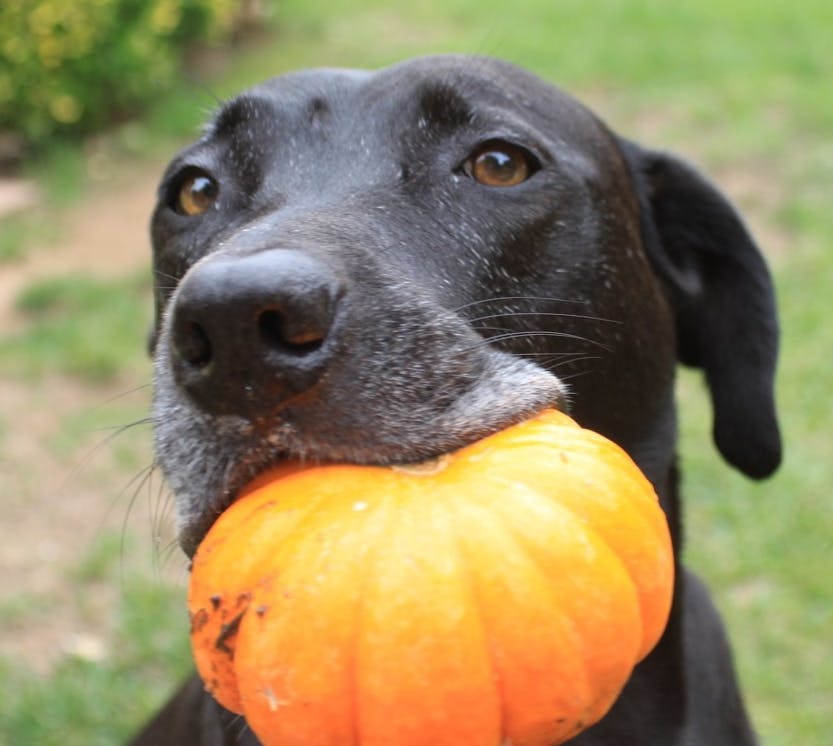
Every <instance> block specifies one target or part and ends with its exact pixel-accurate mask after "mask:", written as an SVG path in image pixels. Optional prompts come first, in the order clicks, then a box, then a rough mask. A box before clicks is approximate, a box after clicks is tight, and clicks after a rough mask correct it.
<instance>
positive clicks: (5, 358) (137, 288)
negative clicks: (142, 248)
mask: <svg viewBox="0 0 833 746" xmlns="http://www.w3.org/2000/svg"><path fill="white" fill-rule="evenodd" d="M150 305H151V294H150V287H149V279H148V277H147V272H146V271H142V272H141V273H140V274H137V275H135V276H129V277H126V278H123V279H120V280H118V281H114V282H107V281H103V280H95V279H91V278H89V277H84V276H80V275H79V276H63V277H56V278H49V279H47V280H41V281H39V282H37V283H35V284H33V285H31V286H29V287H28V288H26V289H25V290H24V292H23V293H22V294H21V295H20V297H19V298H18V299H17V308H18V310H19V311H21V312H22V313H23V315H24V316H25V317H26V319H27V321H28V323H27V324H26V325H25V327H24V328H23V329H22V330H21V331H19V332H17V333H14V334H11V335H7V336H5V337H4V336H0V375H16V376H25V377H27V378H42V377H44V376H45V375H46V374H47V373H51V374H54V373H64V374H69V375H74V376H80V377H83V378H85V379H87V380H89V381H91V382H99V383H100V382H106V381H109V380H112V379H114V378H115V377H116V376H117V375H118V374H119V372H120V371H122V370H124V369H125V368H131V367H133V368H135V367H136V366H139V365H144V364H146V363H145V352H144V350H143V349H142V345H141V340H143V339H144V338H145V336H146V334H147V331H148V330H149V328H150V326H149V324H150Z"/></svg>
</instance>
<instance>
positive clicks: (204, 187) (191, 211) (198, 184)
mask: <svg viewBox="0 0 833 746" xmlns="http://www.w3.org/2000/svg"><path fill="white" fill-rule="evenodd" d="M219 194H220V185H219V184H218V183H217V181H216V180H215V179H214V177H213V176H211V175H209V174H208V173H206V172H205V171H203V170H201V169H192V170H189V171H188V172H187V173H186V174H185V176H184V178H183V179H182V180H181V181H180V183H179V191H178V192H177V195H176V203H175V205H174V209H175V210H176V211H177V212H178V213H179V214H180V215H201V214H202V213H204V212H205V211H206V210H207V209H208V208H209V207H211V205H213V204H214V203H215V202H216V201H217V197H218V196H219Z"/></svg>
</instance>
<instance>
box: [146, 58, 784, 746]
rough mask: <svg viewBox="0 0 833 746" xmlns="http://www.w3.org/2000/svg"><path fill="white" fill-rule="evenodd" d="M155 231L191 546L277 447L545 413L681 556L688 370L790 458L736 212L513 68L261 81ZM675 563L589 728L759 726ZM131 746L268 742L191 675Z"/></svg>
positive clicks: (275, 455)
mask: <svg viewBox="0 0 833 746" xmlns="http://www.w3.org/2000/svg"><path fill="white" fill-rule="evenodd" d="M152 235H153V244H154V252H155V253H154V271H155V276H156V310H157V321H156V327H155V332H154V335H153V342H152V346H153V348H154V354H155V361H156V373H155V399H154V404H153V419H154V423H155V443H156V452H157V460H158V463H159V465H160V466H161V468H162V470H163V471H164V473H165V476H166V478H167V480H168V482H169V484H170V486H171V488H172V490H173V492H174V495H175V500H176V508H177V514H178V519H179V525H178V528H179V532H180V540H181V544H182V546H183V548H184V549H185V551H186V552H187V553H189V554H190V553H192V552H193V551H194V549H195V547H196V546H197V544H198V543H199V541H200V538H201V537H202V536H203V535H204V533H205V531H206V530H207V529H208V527H209V526H210V525H211V523H212V522H213V521H214V520H215V518H216V517H217V515H218V514H219V513H220V512H221V511H222V510H223V509H224V508H225V507H226V506H227V505H228V504H229V502H230V501H231V499H232V496H233V495H234V494H235V491H236V490H237V489H239V488H240V486H241V485H243V484H244V483H246V482H247V481H248V480H250V479H251V478H252V477H253V476H254V475H256V474H258V473H259V472H261V471H262V470H264V469H266V468H268V467H269V466H270V465H273V464H274V463H275V462H277V461H280V460H281V459H283V458H286V457H288V456H295V457H303V458H306V459H314V460H322V461H339V460H347V461H351V462H361V463H385V464H387V463H395V462H409V461H416V460H420V459H424V458H426V457H429V456H434V455H436V454H438V453H441V452H444V451H448V450H450V449H454V448H457V447H459V446H462V445H464V444H466V443H468V442H470V441H473V440H476V439H478V438H481V437H482V436H484V435H486V434H487V433H490V432H493V431H495V430H498V429H500V428H503V427H505V426H506V425H508V424H510V423H513V422H515V421H518V420H521V419H523V418H525V417H526V416H528V415H529V414H531V413H532V412H535V411H536V410H539V409H540V408H542V407H545V406H548V405H556V406H560V407H564V408H567V409H568V410H569V411H570V412H571V413H572V415H573V416H574V417H575V418H576V419H578V421H579V422H580V423H582V424H583V425H584V426H586V427H589V428H593V429H595V430H597V431H599V432H601V433H604V434H605V435H606V436H608V437H609V438H612V439H613V440H615V441H617V442H618V443H619V444H621V445H622V446H623V447H624V448H625V449H627V451H628V452H630V454H631V455H632V457H633V458H634V459H635V460H636V461H637V463H638V464H639V465H640V466H641V468H642V469H643V470H644V472H645V473H646V474H647V475H648V477H649V478H650V479H651V481H652V482H653V484H654V485H655V487H656V489H657V491H658V492H659V494H660V496H661V500H662V505H663V507H664V508H665V510H666V512H667V515H668V519H669V521H670V524H671V527H672V534H673V537H674V540H675V543H676V547H677V551H678V554H679V548H680V543H681V531H680V507H679V498H678V486H677V485H678V474H677V468H676V459H675V439H676V421H675V417H676V415H675V406H674V370H675V364H676V362H677V361H681V362H682V363H684V364H686V365H690V366H697V367H699V368H702V370H703V371H704V372H705V376H706V380H707V382H708V386H709V390H710V392H711V399H712V403H713V406H714V437H715V440H716V443H717V446H718V448H719V449H720V451H721V453H722V454H723V455H724V457H725V458H726V459H727V461H729V463H731V464H732V465H734V466H735V467H737V468H738V469H740V470H741V471H743V472H744V473H746V474H748V475H749V476H751V477H755V478H761V477H765V476H767V475H769V474H770V473H771V472H772V471H773V470H774V469H775V468H776V467H777V466H778V463H779V461H780V450H781V448H780V439H779V433H778V425H777V422H776V416H775V409H774V402H773V376H774V370H775V359H776V353H777V338H778V328H777V322H776V316H775V301H774V296H773V289H772V285H771V281H770V276H769V273H768V271H767V268H766V266H765V264H764V261H763V260H762V258H761V256H760V254H759V252H758V249H757V248H756V246H755V244H754V242H753V240H752V239H751V238H750V236H749V234H748V232H747V231H746V229H745V228H744V226H743V224H742V222H741V220H740V219H739V217H738V216H737V214H736V213H735V211H734V210H733V209H732V207H731V206H730V205H729V204H728V202H727V201H726V199H725V198H724V197H723V196H722V195H721V194H720V193H719V192H718V191H717V190H716V189H715V188H714V187H713V186H712V185H711V184H710V183H709V182H707V181H706V180H705V179H704V178H703V177H702V176H700V175H699V174H698V173H697V172H696V171H695V170H694V169H692V168H691V167H690V166H688V165H686V164H684V163H683V162H681V161H680V160H678V159H676V158H674V157H672V156H669V155H666V154H663V153H658V152H654V151H650V150H645V149H643V148H641V147H639V146H637V145H635V144H633V143H631V142H628V141H626V140H624V139H622V138H620V137H617V136H616V135H614V134H612V133H611V132H610V130H608V129H607V128H606V127H605V125H604V124H602V123H601V122H600V121H599V120H598V119H597V118H596V117H595V116H594V115H593V114H592V113H590V112H589V111H588V110H587V109H585V108H584V107H582V106H581V105H580V104H578V103H577V102H576V101H574V100H573V99H571V98H569V97H568V96H566V95H565V94H563V93H561V92H560V91H558V90H556V89H554V88H553V87H551V86H550V85H548V84H547V83H545V82H543V81H541V80H539V79H538V78H536V77H534V76H533V75H531V74H529V73H527V72H525V71H523V70H521V69H519V68H517V67H514V66H512V65H510V64H507V63H504V62H500V61H496V60H492V59H484V58H471V57H462V56H441V57H429V58H423V59H416V60H413V61H409V62H406V63H403V64H399V65H396V66H394V67H391V68H389V69H385V70H382V71H380V72H360V71H352V70H350V71H346V70H313V71H307V72H299V73H295V74H291V75H287V76H284V77H280V78H277V79H274V80H270V81H268V82H266V83H264V84H262V85H260V86H258V87H256V88H253V89H251V90H249V91H247V92H245V93H243V94H242V95H241V96H239V97H238V98H235V99H234V100H232V101H231V102H229V103H228V104H226V105H225V106H223V107H222V109H221V110H220V111H219V113H218V114H217V115H216V117H214V119H213V121H212V122H211V124H210V125H209V126H208V128H207V129H206V131H205V133H204V135H203V136H202V138H201V139H200V140H199V141H198V142H197V143H196V144H194V145H192V146H191V147H188V148H187V149H185V150H184V151H183V152H182V153H180V154H179V155H178V156H177V157H176V158H175V159H174V161H173V163H172V164H171V165H170V167H169V168H168V170H167V172H166V174H165V176H164V178H163V180H162V183H161V187H160V189H159V203H158V206H157V208H156V211H155V213H154V216H153V223H152ZM678 571H679V580H678V583H677V586H676V593H675V598H674V606H673V610H672V615H671V620H670V623H669V625H668V629H667V631H666V633H665V635H664V637H663V638H662V640H661V642H660V643H659V645H658V646H657V648H656V649H655V650H654V652H653V653H652V654H651V655H650V656H649V657H648V658H647V659H646V660H645V661H644V662H643V663H641V664H640V665H639V666H638V668H637V669H636V671H635V673H634V675H633V676H632V678H631V680H630V682H629V683H628V685H627V687H626V688H625V690H624V692H623V693H622V695H621V697H620V698H619V700H618V701H617V703H616V704H615V706H614V707H613V709H612V711H611V712H610V713H609V714H608V715H607V716H606V717H605V718H604V719H603V720H602V721H601V722H600V723H598V724H597V725H595V726H594V727H592V728H590V729H589V730H587V731H586V732H585V733H583V734H581V735H579V736H578V737H576V738H575V739H574V740H573V741H571V743H575V744H577V745H579V744H581V745H582V746H590V745H593V746H596V745H601V744H606V745H613V744H615V745H617V746H621V745H622V744H628V745H629V746H637V745H642V744H651V745H659V744H662V745H663V746H669V745H671V744H678V745H683V744H686V745H687V746H693V745H695V744H696V745H698V746H722V745H725V746H729V744H732V745H733V746H737V745H738V744H752V743H754V742H755V737H754V735H753V732H752V729H751V727H750V724H749V721H748V719H747V716H746V714H745V711H744V707H743V702H742V699H741V696H740V694H739V692H738V688H737V684H736V679H735V674H734V672H733V666H732V661H731V655H730V651H729V647H728V645H727V642H726V639H725V636H724V632H723V628H722V625H721V622H720V620H719V618H718V616H717V613H716V612H715V609H714V607H713V606H712V604H711V602H710V600H709V597H708V595H707V592H706V590H705V589H704V587H703V585H702V584H701V583H700V582H699V581H698V580H697V579H696V578H695V577H694V576H693V575H692V574H691V573H689V572H687V571H685V570H684V569H683V568H678ZM134 743H135V744H141V745H142V746H165V745H166V744H188V745H193V744H211V745H212V746H213V745H218V746H219V745H220V744H229V745H230V744H254V743H256V740H255V738H254V736H253V735H252V734H251V732H250V731H249V730H248V729H247V728H246V725H245V723H244V722H242V721H241V720H240V719H239V718H237V717H235V716H233V715H231V714H230V713H228V712H225V711H223V710H222V709H221V708H220V707H219V706H217V705H215V704H214V702H213V701H212V700H211V699H210V698H209V697H208V696H207V695H206V694H204V692H203V690H202V686H201V685H200V683H199V682H198V681H197V680H196V679H192V680H191V681H190V682H189V683H187V684H186V685H185V686H184V687H183V688H182V689H181V690H180V692H179V693H178V694H177V695H175V697H174V698H173V699H172V700H171V702H170V703H169V704H168V705H167V706H166V707H165V708H164V709H163V711H162V712H161V713H160V714H159V715H158V716H157V717H156V718H155V719H154V720H153V721H152V722H151V723H150V724H149V725H148V726H147V728H146V729H145V730H144V731H143V732H142V733H141V734H140V735H139V736H138V737H137V738H136V740H135V741H134ZM391 746H396V744H391ZM426 746H429V745H428V744H426ZM460 746H469V745H468V744H461V745H460ZM472 746H473V745H472Z"/></svg>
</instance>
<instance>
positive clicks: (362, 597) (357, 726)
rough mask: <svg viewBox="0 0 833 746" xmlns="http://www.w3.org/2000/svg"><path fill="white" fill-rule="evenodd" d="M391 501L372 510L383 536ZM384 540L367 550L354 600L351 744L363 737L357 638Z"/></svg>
mask: <svg viewBox="0 0 833 746" xmlns="http://www.w3.org/2000/svg"><path fill="white" fill-rule="evenodd" d="M392 502H393V498H391V497H390V495H385V496H384V497H383V498H381V499H380V500H379V501H378V502H377V504H376V506H375V508H374V512H376V513H381V515H379V516H378V518H377V519H378V521H379V523H380V526H379V529H380V533H381V534H382V535H383V536H387V533H388V532H387V531H386V529H387V528H388V527H389V526H390V524H391V515H392V513H393V511H392V510H391V503H392ZM383 544H384V542H381V541H378V542H376V543H375V544H374V545H373V548H372V550H370V551H368V552H367V553H366V555H365V558H364V566H365V567H366V568H368V571H367V572H364V573H362V575H361V581H360V583H359V593H358V597H357V600H356V608H355V613H354V615H353V642H352V645H351V646H350V672H349V679H350V681H351V682H352V687H351V694H350V712H351V715H352V719H353V728H352V731H353V746H361V744H362V742H363V739H362V722H361V718H360V710H359V702H358V692H359V691H360V687H359V679H358V676H357V675H356V671H357V669H358V658H359V651H358V645H359V640H361V639H362V635H361V633H362V620H363V619H364V611H365V606H366V599H367V593H366V592H365V591H366V590H367V587H368V585H369V584H370V581H371V579H372V578H374V577H375V572H374V571H375V569H376V567H377V565H378V562H377V557H378V556H379V553H380V552H381V549H382V546H383Z"/></svg>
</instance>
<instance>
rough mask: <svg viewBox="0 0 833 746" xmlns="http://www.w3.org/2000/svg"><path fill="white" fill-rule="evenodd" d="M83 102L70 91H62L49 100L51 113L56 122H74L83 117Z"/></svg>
mask: <svg viewBox="0 0 833 746" xmlns="http://www.w3.org/2000/svg"><path fill="white" fill-rule="evenodd" d="M81 111H82V109H81V104H80V103H79V102H78V99H76V98H74V97H73V96H70V95H69V94H68V93H62V94H60V95H58V96H56V97H55V98H53V99H52V100H51V101H50V102H49V113H50V114H51V115H52V118H53V119H54V120H55V121H56V122H60V123H61V124H72V123H73V122H77V121H78V120H79V119H80V118H81Z"/></svg>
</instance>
